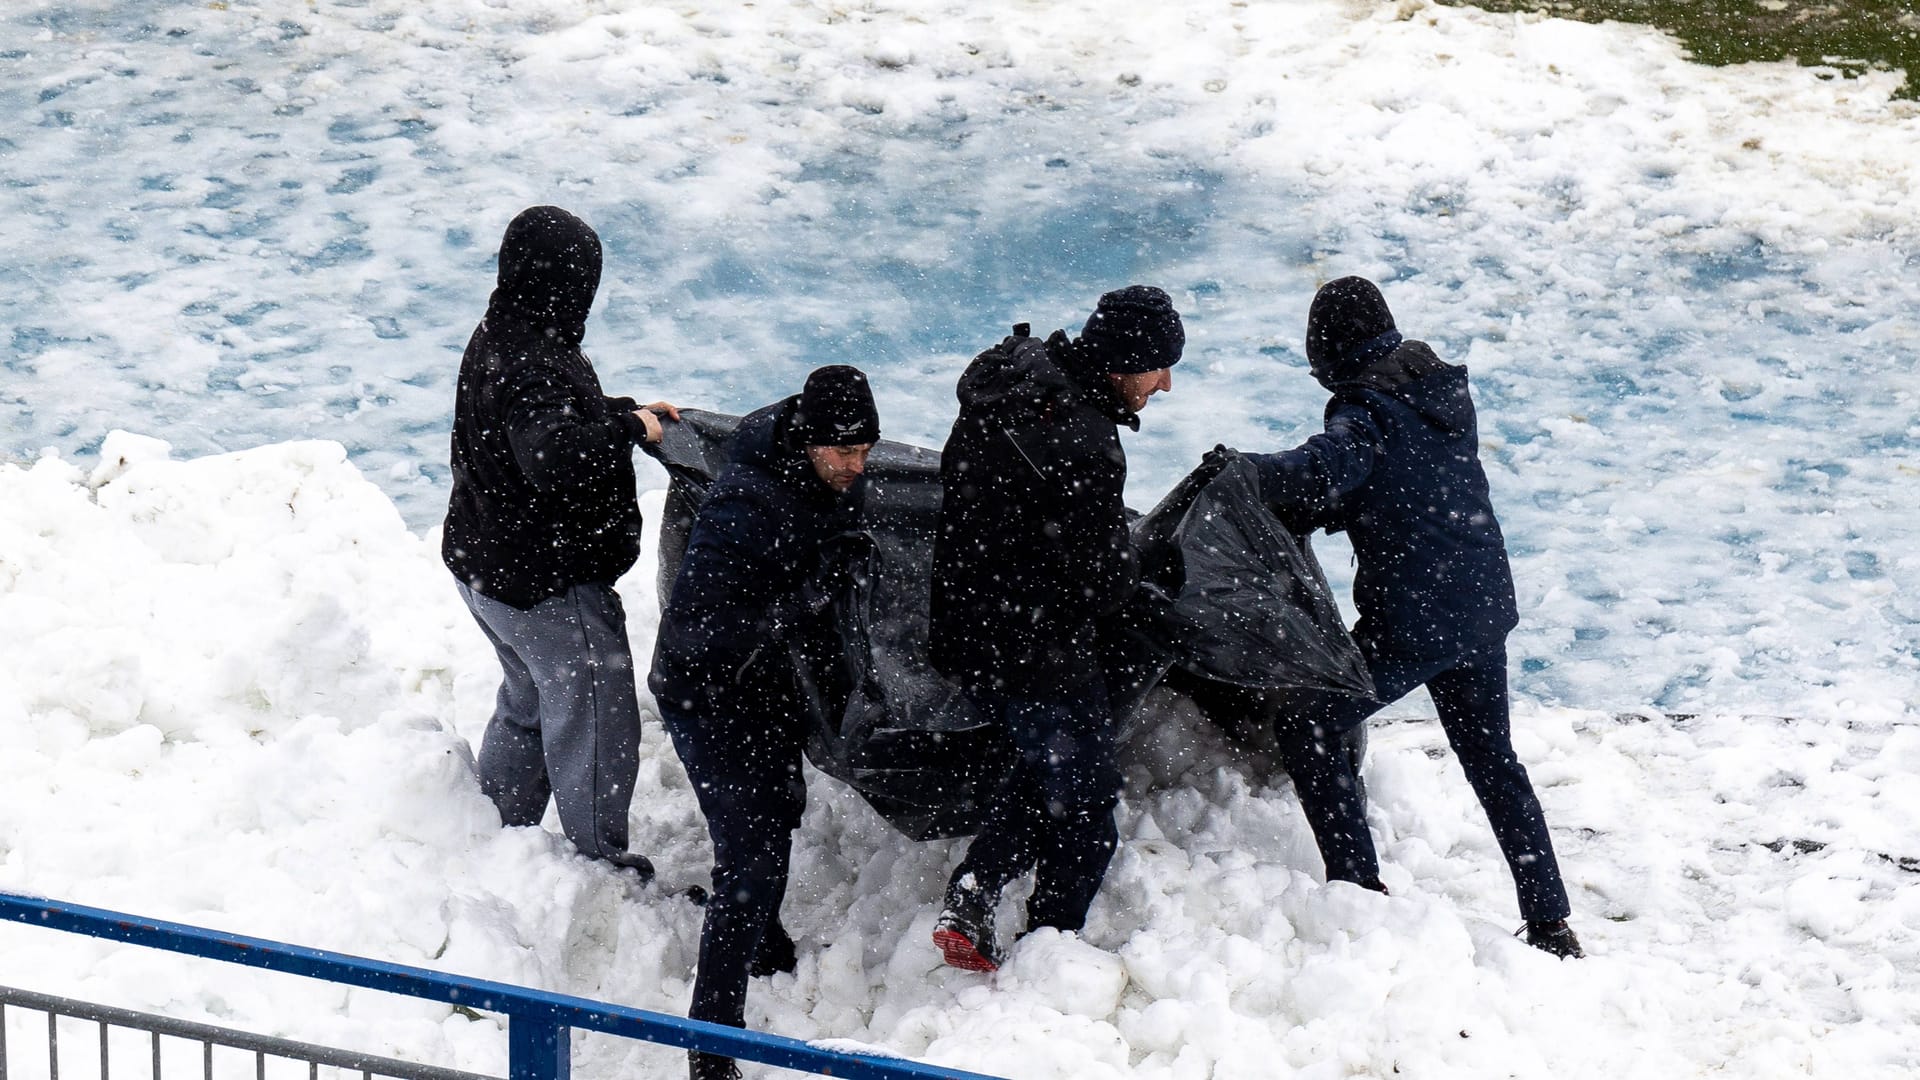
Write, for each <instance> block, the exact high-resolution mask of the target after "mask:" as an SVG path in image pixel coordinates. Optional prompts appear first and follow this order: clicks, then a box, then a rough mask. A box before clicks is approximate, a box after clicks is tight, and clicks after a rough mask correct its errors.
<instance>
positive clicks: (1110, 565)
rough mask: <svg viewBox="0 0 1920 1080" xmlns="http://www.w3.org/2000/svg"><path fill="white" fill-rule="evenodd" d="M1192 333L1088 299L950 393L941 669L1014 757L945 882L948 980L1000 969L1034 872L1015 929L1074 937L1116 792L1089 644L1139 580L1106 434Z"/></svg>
mask: <svg viewBox="0 0 1920 1080" xmlns="http://www.w3.org/2000/svg"><path fill="white" fill-rule="evenodd" d="M1185 343H1186V334H1185V331H1184V330H1183V328H1182V326H1181V323H1180V315H1179V313H1178V312H1176V311H1174V309H1173V302H1172V300H1171V299H1170V298H1169V297H1168V296H1167V294H1166V293H1165V292H1163V291H1161V290H1159V289H1156V288H1153V287H1151V286H1147V285H1132V286H1128V287H1127V288H1124V289H1117V290H1115V291H1113V292H1110V293H1107V294H1106V295H1105V296H1102V297H1101V298H1100V302H1099V305H1098V306H1097V307H1096V308H1095V309H1094V312H1093V315H1092V316H1091V317H1089V318H1088V319H1087V322H1086V326H1085V327H1084V328H1083V329H1082V331H1081V333H1080V337H1079V339H1078V340H1069V339H1068V338H1067V335H1066V334H1065V333H1064V332H1063V331H1055V332H1054V333H1053V335H1052V336H1051V337H1049V338H1048V339H1047V340H1046V341H1045V342H1044V343H1043V342H1041V341H1039V340H1038V339H1036V338H1033V337H1031V336H1029V335H1028V333H1027V326H1026V324H1024V323H1022V324H1020V325H1019V326H1016V327H1014V333H1013V336H1012V337H1009V338H1007V339H1005V340H1004V341H1002V342H1001V343H1000V344H999V345H996V346H994V347H993V348H991V349H988V350H987V351H985V352H983V353H981V354H980V355H979V356H978V357H976V358H974V360H973V362H972V363H971V364H970V365H968V367H967V370H966V371H965V372H964V373H963V374H962V375H961V376H960V385H959V388H958V395H959V398H960V416H959V419H958V420H956V421H955V422H954V425H953V431H952V433H951V434H949V435H948V437H947V443H946V448H945V450H944V451H943V453H942V455H941V461H940V487H941V494H942V503H941V508H940V522H939V529H938V531H937V533H936V534H935V537H934V546H933V597H932V609H931V617H932V627H931V635H930V640H929V646H930V649H931V652H932V658H933V663H934V666H935V667H936V668H937V669H938V670H939V671H940V673H941V674H943V675H945V676H947V677H948V678H951V679H954V680H956V681H958V682H959V683H960V685H961V687H962V688H963V689H964V690H965V691H966V693H967V695H968V696H969V697H970V698H971V699H972V701H973V703H974V705H975V706H976V708H978V709H979V710H980V711H982V712H983V713H985V714H986V715H989V716H991V717H993V718H995V719H996V720H997V721H998V722H999V723H1001V724H1004V725H1005V726H1006V728H1007V731H1008V734H1009V735H1010V736H1011V737H1012V741H1013V743H1014V745H1015V747H1016V748H1017V749H1018V750H1019V760H1018V763H1017V764H1016V766H1015V771H1014V775H1013V778H1012V779H1011V780H1010V781H1009V782H1008V784H1007V786H1006V787H1005V788H1004V789H1003V790H1002V791H1001V793H1000V795H999V796H998V797H997V800H996V802H995V804H994V805H993V806H992V807H991V808H990V810H989V814H988V818H987V822H986V824H985V826H984V827H983V828H982V829H981V830H980V833H979V834H978V835H977V836H975V837H974V839H973V842H972V844H971V845H970V846H969V847H968V849H967V854H966V857H965V858H964V859H963V860H961V862H960V865H959V866H957V867H955V869H954V871H953V877H952V880H951V881H950V882H949V884H948V887H947V893H946V898H945V904H944V907H943V909H942V911H941V913H940V919H939V922H938V923H937V924H936V927H935V930H934V934H933V939H934V943H935V944H936V945H937V946H938V947H939V948H940V950H941V953H942V954H943V956H944V957H945V959H946V962H947V963H949V964H952V965H953V966H955V967H960V968H966V969H969V970H975V971H991V970H993V969H994V968H996V967H998V966H999V962H1000V950H999V944H998V941H997V940H996V936H995V932H994V920H993V913H994V907H995V905H996V904H997V903H998V902H999V899H1000V893H1001V891H1002V890H1003V889H1005V887H1006V886H1007V885H1008V884H1009V883H1010V882H1012V881H1013V880H1014V879H1016V878H1018V877H1020V876H1021V875H1023V874H1025V873H1027V872H1028V871H1029V870H1031V871H1033V873H1034V889H1033V894H1032V896H1031V897H1030V898H1029V899H1028V901H1027V929H1029V930H1033V929H1037V928H1039V927H1042V926H1051V927H1055V928H1057V929H1059V930H1062V931H1078V930H1079V929H1080V928H1081V927H1082V926H1084V925H1085V923H1086V917H1087V908H1088V906H1089V905H1090V904H1091V903H1092V902H1093V897H1094V894H1095V893H1097V892H1098V891H1099V888H1100V882H1101V880H1102V878H1104V877H1105V875H1106V870H1107V863H1108V861H1109V860H1110V859H1111V858H1112V856H1113V849H1114V842H1115V836H1116V833H1115V829H1114V822H1113V808H1114V805H1115V803H1116V802H1117V800H1118V798H1119V790H1120V776H1119V770H1118V768H1117V766H1116V765H1115V762H1114V756H1113V753H1114V748H1113V716H1112V714H1111V711H1110V709H1109V707H1108V701H1107V687H1106V683H1105V680H1104V679H1103V678H1102V676H1101V672H1100V664H1099V658H1098V655H1097V652H1096V646H1095V637H1096V632H1097V629H1098V626H1099V623H1100V621H1101V620H1102V619H1104V618H1106V617H1108V616H1110V615H1112V613H1113V612H1115V611H1116V610H1118V609H1119V607H1120V606H1121V604H1122V603H1124V602H1125V601H1126V599H1127V597H1128V596H1129V595H1131V593H1132V592H1133V589H1134V587H1135V585H1136V584H1137V582H1138V577H1139V569H1138V558H1137V555H1136V553H1135V552H1134V550H1133V544H1132V541H1131V538H1130V534H1129V532H1128V529H1127V517H1126V508H1125V506H1124V505H1123V503H1122V502H1121V495H1122V492H1123V489H1124V488H1125V487H1126V480H1127V459H1126V454H1125V452H1124V451H1123V450H1122V449H1121V447H1120V435H1119V427H1120V426H1122V425H1124V426H1126V427H1129V428H1133V429H1135V430H1138V429H1139V426H1140V418H1139V415H1138V414H1139V410H1140V409H1141V408H1143V407H1144V406H1145V405H1146V403H1147V399H1148V398H1150V397H1152V396H1153V395H1154V394H1156V393H1158V392H1161V391H1164V390H1170V389H1172V387H1173V374H1172V371H1171V370H1170V369H1171V368H1172V367H1173V365H1174V364H1175V363H1177V362H1178V361H1179V359H1180V351H1181V349H1182V347H1183V346H1184V345H1185Z"/></svg>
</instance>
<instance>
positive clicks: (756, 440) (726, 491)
mask: <svg viewBox="0 0 1920 1080" xmlns="http://www.w3.org/2000/svg"><path fill="white" fill-rule="evenodd" d="M879 438H880V417H879V414H878V413H877V412H876V411H875V410H874V405H873V393H872V391H871V389H869V387H868V386H867V379H866V376H865V375H863V374H861V373H860V372H859V371H858V370H856V369H854V368H851V367H847V366H845V365H833V366H829V367H823V368H820V369H818V370H817V371H815V372H813V373H812V374H811V375H809V376H807V381H806V386H805V388H804V389H803V390H802V391H801V392H800V393H798V394H795V395H793V396H792V397H788V398H785V399H783V400H781V401H778V402H775V403H774V404H772V405H769V406H767V407H765V408H763V409H760V410H758V411H757V412H754V413H751V414H749V415H748V416H747V417H746V418H745V419H744V420H742V421H741V422H740V427H739V429H738V430H737V431H736V433H735V434H734V437H733V444H732V453H731V460H730V463H729V464H728V465H727V467H726V469H725V470H724V471H722V472H721V473H720V475H719V477H718V478H717V479H716V480H715V482H714V485H713V488H712V490H711V491H710V492H709V493H708V495H707V499H706V501H705V502H704V503H703V504H702V505H701V507H700V510H699V513H698V514H697V515H696V516H695V518H694V522H693V532H692V534H691V535H690V536H689V537H688V540H687V551H686V555H685V557H684V558H683V559H682V561H681V563H680V572H679V575H678V576H677V577H676V578H675V579H674V583H673V590H672V594H671V596H670V598H669V599H668V601H667V606H666V610H665V611H664V612H663V613H662V614H661V617H660V637H659V641H658V642H657V643H656V645H655V648H654V655H653V673H652V675H651V676H650V677H649V679H648V682H647V685H648V687H649V688H650V689H651V690H652V691H653V695H654V699H655V700H656V701H657V702H658V704H659V706H660V718H661V720H662V721H663V722H664V723H665V724H666V728H667V733H668V734H669V735H671V736H672V738H673V748H674V750H675V751H676V752H678V753H679V755H680V761H681V763H682V764H683V765H685V766H686V770H687V777H688V779H689V780H691V781H692V783H693V791H694V796H695V797H696V798H697V799H698V800H699V803H700V812H701V813H702V814H703V815H705V817H706V819H707V832H708V835H709V836H711V837H712V840H713V892H712V893H711V894H710V896H709V898H708V900H707V915H706V923H705V925H704V926H703V927H702V928H701V931H700V967H699V971H698V973H697V974H696V976H695V978H694V984H693V1004H692V1006H691V1008H690V1009H689V1010H688V1015H689V1016H691V1017H692V1018H694V1019H696V1020H708V1021H712V1022H714V1023H719V1024H731V1025H733V1026H734V1027H743V1026H745V1024H746V1000H747V981H748V978H749V977H750V976H752V975H771V974H773V973H774V972H777V971H792V970H793V969H794V964H795V961H796V957H795V955H794V943H793V939H792V938H791V937H790V936H788V934H787V931H786V928H785V926H784V925H783V924H782V923H781V921H780V902H781V900H782V898H783V897H785V895H786V891H787V870H788V862H789V859H790V858H791V855H792V846H793V830H795V829H797V828H799V826H800V815H801V811H802V810H804V809H805V808H806V799H807V789H806V781H805V780H804V779H803V778H802V776H801V772H800V757H801V753H802V751H803V750H804V748H805V747H806V742H807V718H808V715H809V707H808V705H807V704H806V702H805V700H804V699H805V695H806V690H805V689H804V688H803V687H802V686H801V684H800V683H799V682H798V677H799V675H800V673H799V672H797V671H796V662H798V664H799V665H801V666H805V667H807V668H808V669H810V670H818V669H824V668H827V667H830V658H831V657H832V656H833V655H834V654H835V652H837V649H838V634H839V630H838V628H837V627H836V626H834V625H833V622H832V610H831V608H830V607H829V606H828V604H827V600H828V592H829V589H830V586H828V585H827V584H826V583H825V582H823V580H822V573H823V570H824V569H825V568H824V567H823V565H822V563H823V549H824V548H825V546H826V545H827V544H828V543H829V542H830V541H832V540H834V539H835V538H837V537H842V536H845V535H846V534H848V533H850V532H852V531H853V530H855V529H857V528H858V527H859V524H860V515H861V510H862V504H863V500H864V494H865V483H864V480H863V475H862V474H863V473H864V472H865V469H866V460H867V454H868V452H869V451H870V450H872V449H873V444H874V443H875V442H877V441H879ZM688 1060H689V1068H690V1071H691V1075H692V1077H693V1080H732V1078H737V1077H738V1076H739V1075H740V1073H739V1070H738V1068H737V1067H736V1066H735V1065H734V1062H733V1059H732V1058H728V1057H722V1056H718V1055H713V1054H703V1053H698V1052H695V1053H692V1054H690V1055H689V1056H688Z"/></svg>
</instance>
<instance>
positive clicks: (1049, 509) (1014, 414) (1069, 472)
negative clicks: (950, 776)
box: [928, 331, 1139, 697]
mask: <svg viewBox="0 0 1920 1080" xmlns="http://www.w3.org/2000/svg"><path fill="white" fill-rule="evenodd" d="M1074 348H1075V346H1074V345H1073V344H1072V343H1070V342H1069V341H1068V340H1067V337H1066V335H1065V334H1063V333H1060V332H1058V331H1055V333H1054V334H1053V336H1052V337H1051V338H1050V339H1048V340H1047V341H1046V342H1045V343H1044V344H1043V343H1041V342H1040V341H1037V340H1035V339H1032V338H1028V337H1024V336H1019V337H1013V338H1008V339H1007V340H1006V341H1003V342H1002V343H1001V344H1000V346H998V347H996V348H994V349H989V350H987V351H986V352H984V353H982V354H980V356H978V357H976V358H975V359H974V361H973V363H972V364H970V365H969V366H968V368H967V370H966V372H965V373H964V374H963V375H961V377H960V385H959V389H958V395H959V398H960V416H959V419H957V420H955V421H954V425H953V431H952V433H951V434H949V435H948V436H947V442H946V447H945V449H944V450H943V451H942V452H941V456H940V490H941V504H940V526H939V531H938V532H937V533H936V534H935V536H934V542H933V594H932V605H931V610H930V615H931V622H932V625H931V633H930V639H929V643H928V644H929V648H930V652H931V655H932V661H933V665H934V667H935V669H937V670H938V671H939V672H940V673H941V674H943V675H946V676H947V677H949V678H953V679H957V680H959V682H960V683H961V685H963V686H965V687H966V688H967V689H969V690H988V691H994V692H999V693H1004V694H1010V695H1013V696H1016V697H1056V696H1063V695H1065V694H1067V693H1069V692H1071V691H1073V690H1074V689H1076V688H1078V687H1082V686H1085V685H1086V684H1087V683H1089V682H1091V681H1092V680H1093V679H1095V678H1097V677H1099V675H1100V664H1099V652H1098V648H1097V641H1096V638H1097V631H1098V624H1099V621H1100V620H1101V619H1102V618H1103V617H1105V616H1108V615H1110V614H1111V613H1112V612H1114V611H1116V610H1117V609H1118V608H1119V607H1120V606H1121V604H1122V603H1123V602H1124V601H1125V600H1126V599H1127V597H1128V596H1130V595H1131V594H1132V593H1133V590H1134V587H1135V585H1136V583H1137V581H1138V577H1139V560H1138V556H1137V554H1136V553H1135V551H1134V549H1133V543H1132V539H1131V536H1130V534H1129V533H1128V530H1127V512H1126V507H1125V505H1124V504H1123V502H1122V501H1121V496H1122V493H1123V491H1124V489H1125V487H1126V483H1127V458H1126V453H1125V452H1124V451H1123V450H1122V449H1121V446H1120V433H1119V427H1118V425H1120V424H1128V425H1131V426H1134V427H1137V426H1138V425H1139V419H1138V417H1136V416H1135V415H1134V414H1133V413H1132V412H1131V411H1129V410H1128V409H1127V407H1126V405H1125V403H1124V402H1123V401H1121V400H1120V397H1119V395H1118V394H1117V393H1115V391H1114V390H1113V387H1112V386H1111V385H1110V384H1109V383H1108V382H1107V381H1106V379H1105V378H1104V377H1103V376H1101V375H1098V374H1089V373H1083V372H1081V371H1080V370H1079V369H1080V368H1081V367H1082V366H1083V365H1079V364H1076V363H1075V357H1074Z"/></svg>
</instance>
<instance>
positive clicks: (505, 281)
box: [441, 206, 679, 878]
mask: <svg viewBox="0 0 1920 1080" xmlns="http://www.w3.org/2000/svg"><path fill="white" fill-rule="evenodd" d="M599 284H600V238H599V237H598V236H596V235H595V234H594V231H593V230H592V229H591V228H589V227H588V226H587V224H586V223H585V222H583V221H581V220H580V219H579V218H577V217H574V216H573V215H572V214H569V213H567V212H566V211H565V210H561V209H559V208H557V207H552V206H536V207H532V208H530V209H527V210H525V211H522V212H521V213H520V214H519V215H518V216H517V217H515V218H514V219H513V221H512V223H511V224H509V225H508V226H507V231H506V236H505V237H504V238H503V239H502V240H501V242H500V267H499V279H498V286H497V287H496V288H495V289H494V291H493V296H492V298H491V299H490V300H489V301H488V303H487V313H486V317H485V318H483V319H482V320H481V322H480V325H479V326H478V327H477V328H476V329H475V330H474V332H473V336H472V338H471V339H469V340H468V342H467V350H466V354H465V355H464V356H463V357H462V358H461V361H460V381H459V386H458V389H457V390H456V397H455V400H454V412H453V450H452V463H453V492H452V495H451V496H450V498H449V499H448V504H447V519H446V528H445V533H444V536H443V539H442V542H441V557H442V558H443V559H444V561H445V562H446V565H447V568H448V569H449V570H451V571H453V575H454V577H455V578H457V579H458V581H459V589H460V595H461V597H462V598H463V599H465V600H466V603H467V607H468V609H469V610H471V611H472V612H473V616H474V618H475V619H476V620H477V621H478V622H479V624H480V629H481V630H482V631H483V632H484V633H485V634H486V636H487V640H488V641H489V642H491V643H492V645H493V647H494V651H495V653H496V654H497V656H498V657H499V660H500V667H501V671H502V676H503V678H502V681H501V684H500V691H499V694H498V696H497V698H496V700H495V704H494V713H493V719H492V720H491V722H489V724H488V725H487V732H486V735H485V737H484V738H483V739H482V741H481V745H480V760H479V772H480V786H481V789H482V790H483V791H485V792H486V793H487V796H488V797H489V798H491V799H492V800H493V804H494V806H495V807H497V808H498V809H499V811H500V817H501V820H502V821H504V822H505V823H506V824H508V825H538V824H539V823H540V819H541V817H542V816H544V815H545V813H546V807H547V801H548V798H549V797H551V798H552V800H553V801H554V803H555V804H556V805H557V806H558V808H559V813H560V825H561V828H562V829H563V830H564V831H565V832H566V834H567V838H568V839H570V840H572V841H573V843H574V845H575V846H576V847H577V848H579V849H580V851H581V852H582V853H583V854H586V855H590V856H593V857H595V858H599V859H603V860H606V861H608V862H611V863H613V864H614V865H616V866H620V867H623V868H626V869H630V870H633V871H636V872H638V873H639V874H640V875H641V876H642V877H643V878H644V877H651V876H652V874H653V867H652V865H651V864H650V863H649V862H648V861H647V859H646V858H645V857H644V856H641V855H637V854H632V853H629V852H628V851H627V808H628V805H629V803H630V802H631V801H632V798H633V783H634V778H635V775H636V773H637V771H638V769H639V746H640V713H639V704H638V700H637V695H636V688H635V685H634V678H633V656H632V651H631V649H630V647H629V646H628V644H627V629H626V613H625V611H624V610H623V609H622V607H621V604H620V596H619V594H618V593H617V592H615V591H614V587H613V586H614V582H615V580H617V579H618V578H619V577H620V575H621V574H623V573H625V572H626V570H627V568H628V567H630V566H632V565H633V563H634V559H635V558H636V557H637V555H638V554H639V550H640V507H639V503H638V502H637V501H636V500H635V492H634V473H633V447H634V445H635V444H636V443H640V442H643V441H644V442H658V441H659V438H660V420H659V418H658V417H657V416H656V415H655V413H656V412H659V413H664V414H666V415H667V416H669V417H673V418H675V419H677V418H678V416H679V413H678V411H677V410H675V409H674V407H673V406H671V405H668V404H667V403H665V402H656V403H654V404H652V405H648V406H646V407H644V408H643V407H641V406H639V405H638V404H637V403H635V401H634V400H633V399H632V398H610V397H607V396H606V395H605V394H604V393H603V392H602V391H601V389H600V380H599V378H598V377H596V376H595V374H594V371H593V365H592V364H591V363H589V362H588V360H587V358H586V356H585V355H584V354H582V353H581V351H580V339H581V337H582V336H583V335H584V334H585V332H586V321H587V311H588V309H589V308H591V307H592V305H593V297H594V293H595V292H596V291H597V290H598V288H599Z"/></svg>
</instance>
